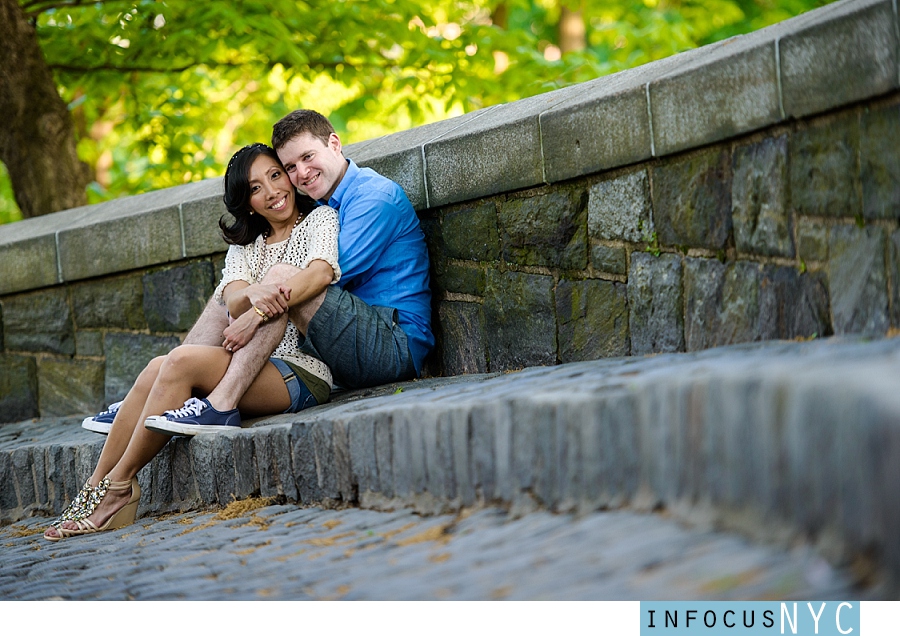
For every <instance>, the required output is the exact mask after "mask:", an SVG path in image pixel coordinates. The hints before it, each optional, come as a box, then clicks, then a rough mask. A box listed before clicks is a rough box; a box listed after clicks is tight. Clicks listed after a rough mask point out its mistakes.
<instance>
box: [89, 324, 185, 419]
mask: <svg viewBox="0 0 900 636" xmlns="http://www.w3.org/2000/svg"><path fill="white" fill-rule="evenodd" d="M179 344H181V341H180V340H179V339H178V338H175V337H172V336H168V337H158V336H148V335H145V334H131V333H107V334H106V338H105V339H104V342H103V347H104V349H105V350H106V380H105V383H106V401H107V402H115V401H117V400H121V399H122V398H123V397H125V394H126V393H128V390H129V389H130V388H131V386H132V385H133V384H134V381H135V380H136V379H137V377H138V375H140V373H141V371H143V370H144V367H145V366H147V363H148V362H150V360H152V359H153V358H155V357H156V356H162V355H165V354H167V353H169V351H171V350H172V349H174V348H175V347H177V346H178V345H179Z"/></svg>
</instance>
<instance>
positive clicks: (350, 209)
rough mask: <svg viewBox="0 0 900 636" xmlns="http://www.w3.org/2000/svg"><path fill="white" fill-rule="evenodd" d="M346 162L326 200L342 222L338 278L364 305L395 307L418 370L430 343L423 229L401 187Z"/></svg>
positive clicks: (429, 303)
mask: <svg viewBox="0 0 900 636" xmlns="http://www.w3.org/2000/svg"><path fill="white" fill-rule="evenodd" d="M347 162H348V165H347V172H346V174H344V178H343V179H341V182H340V183H339V184H338V187H337V189H335V191H334V194H333V195H332V196H331V198H330V199H329V200H328V202H327V203H328V205H330V206H331V207H333V208H334V209H335V210H337V211H338V216H339V219H340V224H341V229H340V234H339V235H338V251H339V254H338V258H339V263H340V266H341V280H340V281H339V282H338V283H337V284H338V285H340V286H341V287H343V288H344V289H346V290H347V291H349V292H352V293H353V294H354V295H355V296H356V297H357V298H359V299H360V300H363V301H365V302H366V303H368V304H369V305H377V306H380V307H393V308H394V309H396V310H397V313H398V314H399V317H400V320H399V324H400V327H401V328H402V329H403V331H404V332H405V333H406V335H407V339H408V345H409V351H410V354H411V355H412V358H413V363H414V364H415V365H416V371H417V372H418V373H420V374H421V372H422V362H423V360H424V359H425V356H426V355H427V354H428V352H429V351H430V350H431V349H432V347H434V335H433V334H432V332H431V288H430V287H429V281H428V249H427V247H426V246H425V234H424V233H423V232H422V227H421V226H420V225H419V218H418V217H417V216H416V213H415V210H413V207H412V204H411V203H410V202H409V199H408V198H407V196H406V193H405V192H403V188H401V187H400V186H399V185H397V184H396V183H394V182H393V181H391V180H390V179H388V178H387V177H383V176H381V175H380V174H378V173H377V172H375V171H374V170H372V169H371V168H360V167H359V166H357V165H356V163H355V162H353V161H352V160H350V159H348V160H347Z"/></svg>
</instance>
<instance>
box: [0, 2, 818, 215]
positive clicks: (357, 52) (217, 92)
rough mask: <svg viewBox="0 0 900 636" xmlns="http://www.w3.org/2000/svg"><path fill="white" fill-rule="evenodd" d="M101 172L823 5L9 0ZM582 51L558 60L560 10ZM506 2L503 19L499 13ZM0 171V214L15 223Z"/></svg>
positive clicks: (146, 170)
mask: <svg viewBox="0 0 900 636" xmlns="http://www.w3.org/2000/svg"><path fill="white" fill-rule="evenodd" d="M18 2H19V5H20V7H21V8H22V9H23V10H24V12H25V13H26V14H27V15H28V16H29V18H30V19H32V20H33V23H34V25H35V31H36V36H37V38H38V41H39V43H40V47H41V50H42V51H43V54H44V57H45V59H46V61H47V63H48V65H49V66H50V68H51V69H52V70H53V72H54V77H55V80H56V83H57V87H58V90H59V93H60V95H61V96H62V98H63V100H64V101H65V102H66V103H68V105H69V110H70V112H71V114H72V117H73V119H74V121H75V126H76V130H77V136H78V152H79V156H80V157H81V159H82V160H84V161H86V162H87V163H88V164H89V165H90V166H91V167H92V169H93V170H94V175H95V180H94V181H93V183H92V184H91V185H90V186H89V192H88V200H89V201H90V202H96V201H99V200H104V199H109V198H114V197H117V196H123V195H126V194H134V193H138V192H143V191H147V190H151V189H157V188H163V187H168V186H171V185H176V184H179V183H185V182H188V181H193V180H200V179H204V178H208V177H212V176H218V175H221V174H222V171H223V166H224V164H225V163H226V162H227V159H228V157H229V156H230V154H231V153H232V152H233V150H234V148H235V147H237V146H239V145H243V144H245V143H250V142H253V141H259V140H264V141H265V140H268V139H269V137H270V133H271V125H272V123H273V122H274V121H275V120H276V119H278V118H279V117H280V116H282V115H283V114H285V113H287V112H289V111H290V110H292V109H294V108H300V107H302V108H314V109H316V110H319V111H321V112H323V113H326V114H328V115H329V116H330V118H331V119H332V121H333V122H334V123H335V126H336V128H337V129H338V132H339V133H341V135H342V138H343V139H344V141H345V143H352V142H354V141H360V140H363V139H367V138H371V137H375V136H380V135H384V134H388V133H391V132H394V131H397V130H402V129H406V128H409V127H412V126H416V125H420V124H422V123H427V122H429V121H434V120H438V119H443V118H446V117H449V116H452V115H457V114H462V113H463V112H468V111H471V110H475V109H478V108H482V107H484V106H489V105H492V104H497V103H503V102H509V101H513V100H516V99H520V98H523V97H527V96H530V95H535V94H538V93H542V92H545V91H548V90H553V89H556V88H560V87H562V86H566V85H570V84H573V83H577V82H582V81H586V80H589V79H593V78H596V77H599V76H601V75H605V74H608V73H613V72H616V71H619V70H622V69H624V68H629V67H633V66H637V65H640V64H644V63H646V62H649V61H652V60H655V59H659V58H662V57H666V56H668V55H672V54H674V53H677V52H679V51H683V50H687V49H690V48H693V47H696V46H701V45H703V44H707V43H709V42H713V41H716V40H720V39H723V38H726V37H730V36H732V35H736V34H739V33H745V32H748V31H751V30H754V29H757V28H760V27H763V26H766V25H768V24H772V23H774V22H777V21H780V20H783V19H785V18H788V17H790V16H793V15H796V14H798V13H801V12H803V11H806V10H809V9H812V8H815V7H817V6H819V5H822V4H825V3H826V2H827V0H571V1H569V0H506V1H505V2H499V1H498V0H458V1H457V0H437V1H435V2H429V3H420V2H413V1H411V0H308V1H302V0H268V1H265V2H263V1H254V0H202V1H197V0H105V1H100V0H95V1H93V2H88V1H85V0H18ZM564 2H566V3H567V6H568V7H569V8H570V9H573V10H574V9H577V10H579V11H580V14H581V15H582V17H583V20H584V22H585V27H586V34H587V46H586V48H584V49H583V50H580V51H571V52H568V53H566V54H565V55H562V56H561V55H560V54H559V49H558V47H557V38H558V33H557V31H556V26H557V23H558V21H559V18H560V10H561V7H562V3H564ZM501 13H502V15H503V20H499V19H495V18H496V17H497V16H498V15H500V14H501ZM10 192H11V191H10V188H9V185H8V180H7V179H5V173H4V171H2V170H0V222H4V221H9V220H14V219H15V218H16V217H17V214H16V210H15V206H14V205H13V203H12V202H11V201H10V199H11V196H10Z"/></svg>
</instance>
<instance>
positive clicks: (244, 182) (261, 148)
mask: <svg viewBox="0 0 900 636" xmlns="http://www.w3.org/2000/svg"><path fill="white" fill-rule="evenodd" d="M260 155H266V156H267V157H270V158H272V159H274V160H275V162H276V163H278V165H279V166H280V165H281V161H280V160H279V159H278V155H277V154H276V153H275V151H274V150H272V148H270V147H269V146H267V145H266V144H259V143H257V144H250V145H249V146H244V147H243V148H241V149H240V150H238V151H237V152H236V153H234V156H232V157H231V161H229V162H228V168H226V169H225V196H224V197H223V198H222V200H223V201H224V202H225V209H226V210H228V212H229V214H231V216H233V217H234V223H232V224H231V225H228V223H227V222H226V220H225V219H226V216H225V215H222V218H220V219H219V228H220V229H221V230H222V236H223V237H224V238H225V242H226V243H230V244H231V245H249V244H250V243H252V242H253V241H255V240H256V237H258V236H259V235H260V234H262V233H263V232H267V231H269V230H270V229H271V226H270V225H269V222H268V221H266V219H265V218H264V217H263V216H262V215H261V214H250V212H252V210H253V209H252V208H251V207H250V167H251V166H252V165H253V162H254V161H256V158H257V157H259V156H260ZM294 199H295V200H296V201H297V208H298V210H299V211H300V214H301V215H304V214H307V213H309V212H311V211H312V210H313V208H315V201H313V200H312V199H310V198H309V197H308V196H305V195H302V194H300V193H299V192H296V191H295V195H294Z"/></svg>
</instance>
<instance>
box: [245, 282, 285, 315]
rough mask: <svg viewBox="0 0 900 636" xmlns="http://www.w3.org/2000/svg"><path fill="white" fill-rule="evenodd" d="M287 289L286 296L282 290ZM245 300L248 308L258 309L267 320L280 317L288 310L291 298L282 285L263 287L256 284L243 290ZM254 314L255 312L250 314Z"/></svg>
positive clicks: (260, 284)
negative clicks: (248, 302) (247, 302)
mask: <svg viewBox="0 0 900 636" xmlns="http://www.w3.org/2000/svg"><path fill="white" fill-rule="evenodd" d="M285 289H287V296H285V294H284V290H285ZM244 294H245V295H246V297H247V300H248V301H250V307H251V308H253V307H258V308H259V310H260V311H261V312H263V313H264V314H266V316H268V317H269V318H272V317H274V316H280V315H281V314H283V313H284V312H286V311H287V309H288V300H289V299H290V296H291V290H290V289H289V288H285V287H284V285H264V284H262V283H258V284H256V285H250V286H249V287H247V288H246V289H245V290H244ZM252 313H256V312H252Z"/></svg>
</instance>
